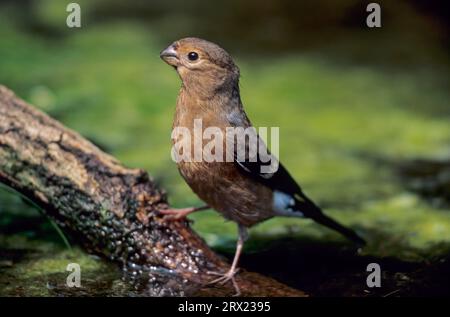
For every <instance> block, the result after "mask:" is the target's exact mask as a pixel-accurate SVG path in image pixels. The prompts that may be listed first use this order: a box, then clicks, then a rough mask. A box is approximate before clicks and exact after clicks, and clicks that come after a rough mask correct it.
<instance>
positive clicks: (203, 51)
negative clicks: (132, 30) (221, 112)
mask: <svg viewBox="0 0 450 317" xmlns="http://www.w3.org/2000/svg"><path fill="white" fill-rule="evenodd" d="M160 57H161V58H162V59H163V60H164V61H165V62H166V63H167V64H169V65H171V66H173V67H174V68H175V69H176V70H177V72H178V74H179V76H180V78H181V80H182V81H183V85H184V86H185V87H186V88H187V89H197V90H201V91H203V92H204V93H212V92H214V91H217V90H220V89H222V88H225V89H226V88H228V86H229V85H233V86H234V85H237V84H238V80H239V68H238V67H237V66H236V65H235V64H234V62H233V59H232V58H231V56H230V54H228V53H227V52H226V51H225V50H224V49H223V48H221V47H220V46H219V45H217V44H214V43H211V42H208V41H206V40H202V39H199V38H194V37H188V38H184V39H181V40H178V41H175V42H174V43H172V44H171V45H170V46H169V47H167V48H166V49H165V50H163V51H162V52H161V54H160Z"/></svg>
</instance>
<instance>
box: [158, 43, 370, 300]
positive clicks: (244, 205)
mask: <svg viewBox="0 0 450 317" xmlns="http://www.w3.org/2000/svg"><path fill="white" fill-rule="evenodd" d="M161 58H162V59H163V60H164V61H165V62H166V63H167V64H169V65H172V66H173V67H174V68H175V69H176V70H177V72H178V74H179V76H180V78H181V80H182V86H181V90H180V94H179V96H178V101H177V106H176V113H175V118H174V124H173V125H174V128H175V127H186V128H187V129H189V131H193V130H194V120H195V119H201V120H202V128H203V129H205V128H207V127H218V128H219V129H220V130H221V131H223V132H224V134H225V130H226V128H227V127H243V128H248V127H251V123H250V121H249V120H248V118H247V115H246V114H245V112H244V109H243V106H242V103H241V99H240V94H239V69H238V67H237V66H236V65H235V64H234V62H233V60H232V58H231V56H230V55H229V54H228V53H227V52H226V51H225V50H224V49H222V48H221V47H219V46H218V45H216V44H213V43H211V42H208V41H205V40H202V39H198V38H185V39H181V40H179V41H176V42H174V43H173V44H172V45H170V46H169V47H168V48H166V49H165V50H163V51H162V52H161ZM188 142H189V143H191V142H192V143H193V142H195V141H188ZM201 142H204V141H203V140H202V141H201ZM258 142H259V143H262V144H263V142H262V141H261V140H259V141H258ZM186 145H189V146H190V145H191V144H186ZM187 148H188V147H187ZM245 148H246V149H247V151H248V147H245ZM234 150H235V151H237V148H236V147H234ZM233 157H234V161H233V160H231V162H230V161H227V162H211V161H209V162H208V161H191V162H188V161H180V162H178V168H179V170H180V173H181V175H182V176H183V178H184V179H185V180H186V182H187V183H188V185H189V186H190V187H191V188H192V190H193V191H194V192H195V193H196V194H197V195H198V196H199V197H200V198H201V199H202V200H203V201H205V202H206V203H207V204H208V205H209V206H210V207H212V208H214V209H216V210H217V211H219V212H220V213H221V214H222V215H223V216H224V217H225V218H227V219H230V220H233V221H235V222H236V223H237V224H238V228H239V239H238V242H237V248H236V253H235V257H234V260H233V263H232V265H231V268H230V270H229V271H228V272H226V273H224V274H221V277H219V278H218V279H216V280H214V281H213V282H222V283H225V282H227V281H229V280H231V281H232V282H233V284H234V286H235V288H236V289H237V290H238V292H239V288H238V286H237V284H236V282H235V280H234V275H235V274H236V272H237V263H238V260H239V256H240V254H241V251H242V247H243V244H244V241H245V239H246V237H247V228H248V227H251V226H252V225H255V224H257V223H259V222H262V221H264V220H266V219H269V218H271V217H274V216H291V217H307V218H311V219H313V220H315V221H316V222H318V223H320V224H322V225H325V226H327V227H329V228H332V229H334V230H336V231H338V232H340V233H341V234H343V235H344V236H346V237H347V238H349V239H351V240H354V241H356V242H358V243H360V244H364V240H362V239H361V238H360V237H359V236H358V235H357V234H356V233H355V232H353V231H352V230H350V229H348V228H346V227H344V226H342V225H340V224H339V223H337V222H335V221H334V220H333V219H331V218H329V217H327V216H326V215H324V214H323V213H322V211H321V210H320V209H319V207H317V206H316V205H315V204H314V203H313V202H312V201H311V200H310V199H309V198H308V197H306V196H305V194H304V193H303V192H302V190H301V189H300V187H299V185H298V184H297V183H296V182H295V181H294V179H293V178H292V177H291V176H290V175H289V173H288V172H287V170H286V169H285V168H284V167H283V166H282V165H281V164H279V168H278V170H277V171H276V172H274V173H269V174H263V173H261V167H262V165H263V164H264V163H263V162H262V160H256V162H255V161H254V160H253V161H250V160H249V159H247V161H245V160H242V159H238V156H237V155H236V153H233ZM198 209H204V208H197V209H194V208H190V209H189V208H186V209H183V210H180V213H179V214H178V215H179V216H180V217H184V216H186V215H187V214H189V213H190V212H193V211H196V210H198ZM176 212H177V211H176V210H167V211H163V213H165V214H174V213H175V214H176ZM178 218H179V217H178Z"/></svg>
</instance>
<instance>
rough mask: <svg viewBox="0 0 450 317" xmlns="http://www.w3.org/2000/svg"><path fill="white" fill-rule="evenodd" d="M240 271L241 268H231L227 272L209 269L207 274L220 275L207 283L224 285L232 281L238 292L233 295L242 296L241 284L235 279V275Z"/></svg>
mask: <svg viewBox="0 0 450 317" xmlns="http://www.w3.org/2000/svg"><path fill="white" fill-rule="evenodd" d="M237 272H239V269H236V270H229V271H228V272H226V273H223V272H214V271H209V272H207V274H210V275H218V276H219V277H218V278H216V279H214V280H212V281H210V282H208V283H207V284H206V285H211V284H220V285H224V284H226V283H227V282H229V281H231V283H232V284H233V287H234V289H235V290H236V294H234V295H233V296H240V295H241V290H240V289H239V285H238V284H237V282H236V279H235V275H236V273H237Z"/></svg>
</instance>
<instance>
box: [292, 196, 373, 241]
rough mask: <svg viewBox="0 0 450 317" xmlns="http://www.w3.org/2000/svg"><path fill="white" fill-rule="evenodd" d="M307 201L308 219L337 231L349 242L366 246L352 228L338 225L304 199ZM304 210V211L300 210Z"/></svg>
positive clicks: (307, 200)
mask: <svg viewBox="0 0 450 317" xmlns="http://www.w3.org/2000/svg"><path fill="white" fill-rule="evenodd" d="M304 198H305V199H306V204H307V206H308V208H307V209H308V211H309V212H308V213H305V215H306V216H307V217H308V218H311V219H312V220H314V221H315V222H317V223H320V224H321V225H324V226H325V227H328V228H330V229H333V230H336V231H337V232H339V233H340V234H342V235H343V236H345V237H346V238H348V239H349V240H352V241H353V242H355V243H357V244H359V245H360V246H364V245H365V244H366V241H365V240H364V239H363V238H361V237H360V236H359V235H358V234H357V233H356V232H355V231H353V230H352V229H350V228H347V227H345V226H343V225H341V224H340V223H338V222H337V221H336V220H334V219H332V218H330V217H328V216H327V215H325V214H324V213H323V212H322V210H321V209H320V208H319V207H318V206H316V205H315V204H314V203H313V202H312V201H311V200H309V199H308V198H307V197H304ZM302 205H303V206H302V207H303V210H304V207H305V202H303V204H302ZM300 210H302V209H300Z"/></svg>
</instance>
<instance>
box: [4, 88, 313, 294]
mask: <svg viewBox="0 0 450 317" xmlns="http://www.w3.org/2000/svg"><path fill="white" fill-rule="evenodd" d="M0 182H2V183H4V184H6V185H7V186H9V187H11V188H13V189H15V190H16V191H18V192H19V193H21V194H22V195H24V196H26V197H27V198H29V199H31V200H32V201H33V202H34V203H35V204H37V205H38V206H39V207H41V208H42V210H43V211H44V212H45V213H46V214H47V215H48V216H50V217H51V218H52V219H54V220H55V222H56V223H57V224H58V225H59V226H60V227H61V228H62V229H63V230H64V231H66V232H68V233H70V234H71V235H72V236H73V237H75V238H76V241H77V242H79V243H80V245H82V246H84V247H85V248H86V249H87V250H88V251H89V252H93V253H95V254H97V255H100V256H102V257H104V258H106V259H108V260H109V261H113V262H116V263H118V264H119V265H121V267H122V268H123V270H124V272H125V274H126V275H127V276H129V277H131V279H132V280H134V281H139V283H142V281H144V283H145V284H146V286H147V287H146V291H147V294H148V295H151V296H179V295H186V296H203V295H205V296H227V295H232V294H233V293H234V288H233V287H232V285H223V286H221V285H207V286H205V284H206V283H207V282H208V281H211V280H212V279H214V278H215V276H212V275H210V274H208V272H209V271H225V270H227V269H228V266H229V264H228V263H227V262H226V261H225V260H224V259H223V258H222V257H220V256H219V255H217V254H216V253H214V252H213V251H212V250H211V249H210V248H209V247H208V246H207V245H206V243H205V242H204V241H203V240H202V239H201V238H200V237H199V236H198V235H197V234H196V233H195V232H193V230H192V229H191V228H190V227H189V223H188V222H179V221H178V222H176V221H165V220H164V219H163V218H162V217H160V216H159V215H158V214H157V212H156V211H157V210H158V209H163V208H167V207H168V203H167V199H166V195H165V193H164V191H163V190H162V189H160V188H158V187H157V186H156V185H155V184H154V182H153V181H152V179H151V178H150V177H149V175H148V174H147V172H145V171H143V170H140V169H130V168H126V167H124V166H123V165H122V164H121V163H120V162H118V161H117V160H116V159H115V158H113V157H112V156H110V155H108V154H106V153H104V152H102V151H101V150H100V149H98V148H97V147H96V146H95V145H93V144H92V143H90V142H89V141H87V140H86V139H84V138H83V137H82V136H80V135H79V134H78V133H76V132H74V131H72V130H70V129H68V128H66V127H64V126H63V125H62V124H60V123H59V122H57V121H56V120H54V119H52V118H50V117H49V116H47V115H46V114H44V113H42V112H41V111H39V110H37V109H36V108H34V107H32V106H31V105H29V104H27V103H26V102H24V101H23V100H21V99H20V98H18V97H16V96H15V95H14V93H13V92H12V91H10V90H8V89H7V88H6V87H4V86H0ZM236 280H237V282H238V283H239V285H240V288H241V291H242V295H243V296H306V295H305V293H303V292H302V291H299V290H295V289H292V288H290V287H288V286H286V285H283V284H281V283H279V282H277V281H275V280H273V279H271V278H268V277H265V276H262V275H260V274H257V273H250V272H246V271H243V272H241V273H239V274H238V276H237V278H236ZM229 284H231V283H229Z"/></svg>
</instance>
